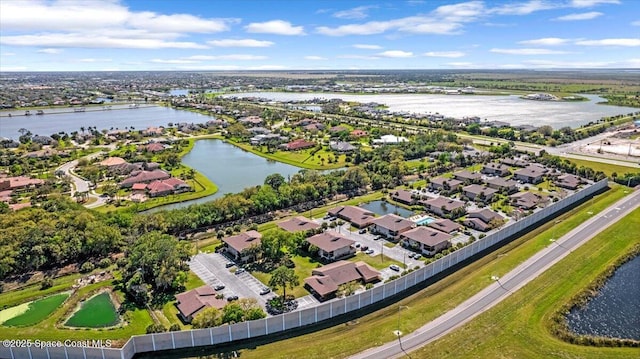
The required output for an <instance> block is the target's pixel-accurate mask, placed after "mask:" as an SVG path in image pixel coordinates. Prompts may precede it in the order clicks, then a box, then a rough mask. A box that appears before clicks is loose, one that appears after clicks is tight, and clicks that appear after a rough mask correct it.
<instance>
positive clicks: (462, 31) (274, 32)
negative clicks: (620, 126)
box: [0, 0, 640, 72]
mask: <svg viewBox="0 0 640 359" xmlns="http://www.w3.org/2000/svg"><path fill="white" fill-rule="evenodd" d="M639 34H640V0H524V1H519V0H513V1H511V0H501V1H489V0H485V1H479V0H478V1H453V0H448V1H444V0H384V1H376V0H371V1H360V0H359V1H350V0H339V1H338V0H324V1H317V0H316V1H310V0H262V1H258V0H234V1H227V0H215V1H206V0H179V1H178V0H175V1H174V0H120V1H118V0H90V1H80V0H68V1H67V0H60V1H46V0H41V1H28V0H1V1H0V71H4V72H9V71H137V70H150V71H153V70H165V71H174V70H224V71H235V70H339V69H342V70H352V69H362V70H367V69H469V68H471V69H549V68H640V35H639Z"/></svg>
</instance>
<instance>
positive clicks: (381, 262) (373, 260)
mask: <svg viewBox="0 0 640 359" xmlns="http://www.w3.org/2000/svg"><path fill="white" fill-rule="evenodd" d="M353 261H363V262H365V263H367V264H368V265H370V266H372V267H373V268H375V269H386V268H389V266H390V265H392V264H395V265H398V266H400V267H404V265H403V264H402V263H400V262H398V261H396V260H394V259H391V258H389V257H387V256H385V255H383V254H381V253H380V254H376V255H375V256H370V255H368V254H364V253H362V252H358V253H357V254H356V256H355V257H354V258H353Z"/></svg>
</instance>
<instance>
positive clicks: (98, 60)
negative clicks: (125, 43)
mask: <svg viewBox="0 0 640 359" xmlns="http://www.w3.org/2000/svg"><path fill="white" fill-rule="evenodd" d="M78 61H79V62H111V61H113V60H112V59H95V58H86V59H79V60H78Z"/></svg>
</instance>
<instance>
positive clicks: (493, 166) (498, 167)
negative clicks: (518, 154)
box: [480, 162, 511, 177]
mask: <svg viewBox="0 0 640 359" xmlns="http://www.w3.org/2000/svg"><path fill="white" fill-rule="evenodd" d="M480 172H481V173H484V174H487V175H494V176H500V177H504V176H508V175H510V174H511V169H510V168H509V166H507V165H504V164H500V163H493V162H492V163H487V164H486V165H484V166H482V170H480Z"/></svg>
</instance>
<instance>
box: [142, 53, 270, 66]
mask: <svg viewBox="0 0 640 359" xmlns="http://www.w3.org/2000/svg"><path fill="white" fill-rule="evenodd" d="M265 59H267V57H266V56H260V55H249V54H231V55H193V56H188V57H181V58H179V59H153V60H151V62H155V63H162V64H197V63H201V62H203V61H219V60H227V61H254V60H265Z"/></svg>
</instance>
